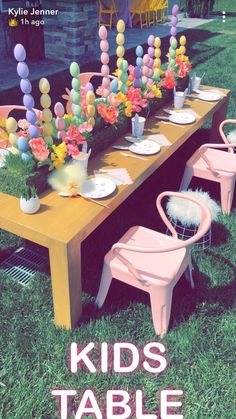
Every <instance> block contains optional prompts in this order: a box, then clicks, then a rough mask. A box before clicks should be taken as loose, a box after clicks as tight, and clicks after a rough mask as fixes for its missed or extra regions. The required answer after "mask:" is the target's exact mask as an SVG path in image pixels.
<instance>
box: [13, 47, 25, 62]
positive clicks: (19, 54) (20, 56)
mask: <svg viewBox="0 0 236 419" xmlns="http://www.w3.org/2000/svg"><path fill="white" fill-rule="evenodd" d="M14 57H15V59H16V60H17V61H25V59H26V52H25V48H24V47H23V45H22V44H17V45H16V46H15V48H14Z"/></svg>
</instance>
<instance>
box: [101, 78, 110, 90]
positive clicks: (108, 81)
mask: <svg viewBox="0 0 236 419" xmlns="http://www.w3.org/2000/svg"><path fill="white" fill-rule="evenodd" d="M110 84H111V82H110V79H108V77H103V79H102V85H103V87H105V88H106V89H109V87H110Z"/></svg>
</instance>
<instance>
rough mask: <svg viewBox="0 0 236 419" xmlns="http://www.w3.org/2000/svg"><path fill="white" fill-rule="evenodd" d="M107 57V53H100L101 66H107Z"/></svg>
mask: <svg viewBox="0 0 236 419" xmlns="http://www.w3.org/2000/svg"><path fill="white" fill-rule="evenodd" d="M109 60H110V58H109V55H108V54H107V52H102V53H101V62H102V64H108V63H109Z"/></svg>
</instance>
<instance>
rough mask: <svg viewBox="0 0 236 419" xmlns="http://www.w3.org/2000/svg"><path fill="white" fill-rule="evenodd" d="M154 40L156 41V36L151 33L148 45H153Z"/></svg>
mask: <svg viewBox="0 0 236 419" xmlns="http://www.w3.org/2000/svg"><path fill="white" fill-rule="evenodd" d="M154 42H155V37H154V36H153V35H149V37H148V45H149V46H152V45H154Z"/></svg>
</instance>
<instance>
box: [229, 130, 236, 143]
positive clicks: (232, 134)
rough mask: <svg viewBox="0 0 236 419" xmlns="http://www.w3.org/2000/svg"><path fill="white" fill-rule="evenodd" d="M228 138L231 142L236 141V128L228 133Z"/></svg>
mask: <svg viewBox="0 0 236 419" xmlns="http://www.w3.org/2000/svg"><path fill="white" fill-rule="evenodd" d="M227 140H228V142H229V143H230V144H233V143H236V129H234V130H233V131H231V132H230V133H229V134H228V135H227Z"/></svg>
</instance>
